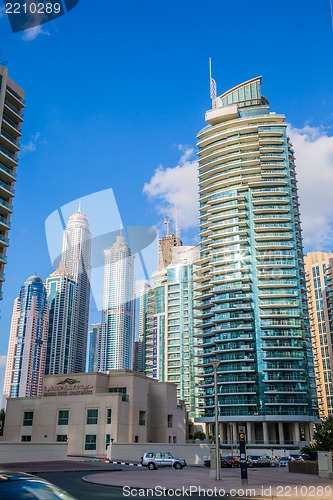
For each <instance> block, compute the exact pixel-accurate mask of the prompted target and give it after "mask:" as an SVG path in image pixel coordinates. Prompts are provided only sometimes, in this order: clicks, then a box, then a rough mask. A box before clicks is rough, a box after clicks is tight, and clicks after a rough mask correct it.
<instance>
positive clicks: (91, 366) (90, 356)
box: [87, 323, 102, 372]
mask: <svg viewBox="0 0 333 500" xmlns="http://www.w3.org/2000/svg"><path fill="white" fill-rule="evenodd" d="M90 327H91V329H90V330H89V332H88V352H87V371H88V372H98V367H99V349H100V345H101V340H100V338H101V335H102V323H96V324H94V325H90Z"/></svg>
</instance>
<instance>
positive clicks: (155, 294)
mask: <svg viewBox="0 0 333 500" xmlns="http://www.w3.org/2000/svg"><path fill="white" fill-rule="evenodd" d="M163 240H165V238H163ZM198 258H199V248H198V247H193V246H174V245H173V246H172V247H171V251H170V258H169V262H168V264H167V265H166V266H165V267H164V268H161V269H159V271H157V272H155V273H154V274H153V275H152V278H153V280H154V281H155V283H156V285H155V286H153V287H151V288H147V289H146V291H145V293H142V294H141V296H140V344H141V345H140V347H141V350H142V357H143V365H144V367H143V369H144V373H145V374H146V375H148V376H150V377H153V378H157V379H158V380H159V381H160V382H174V383H175V384H176V385H177V395H178V399H181V400H184V401H185V403H186V405H187V409H188V411H189V412H190V416H191V417H195V414H196V411H195V378H194V374H195V373H194V366H195V357H194V317H193V316H194V309H193V299H194V295H193V263H194V262H195V261H196V260H197V259H198Z"/></svg>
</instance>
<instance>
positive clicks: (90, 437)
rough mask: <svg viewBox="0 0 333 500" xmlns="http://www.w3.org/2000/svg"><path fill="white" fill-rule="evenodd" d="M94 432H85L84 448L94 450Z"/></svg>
mask: <svg viewBox="0 0 333 500" xmlns="http://www.w3.org/2000/svg"><path fill="white" fill-rule="evenodd" d="M96 437H97V436H96V434H86V440H85V445H84V449H85V450H96Z"/></svg>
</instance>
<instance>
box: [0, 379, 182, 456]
mask: <svg viewBox="0 0 333 500" xmlns="http://www.w3.org/2000/svg"><path fill="white" fill-rule="evenodd" d="M185 417H186V413H185V407H184V405H183V404H181V403H178V402H177V388H176V385H174V384H172V383H169V382H163V383H161V382H157V381H156V380H154V379H152V378H149V377H146V376H145V375H143V374H140V373H137V372H134V371H132V370H112V371H110V372H109V373H107V374H104V373H75V374H71V375H48V376H45V377H44V388H43V394H42V396H41V397H29V398H9V399H8V400H7V411H6V423H5V429H4V435H3V437H2V440H3V441H10V442H21V441H25V442H26V441H30V442H64V441H65V442H67V443H68V455H96V456H103V455H105V454H106V450H107V448H108V445H109V444H110V443H112V442H118V443H185V439H186V436H185V434H186V424H185V420H186V418H185Z"/></svg>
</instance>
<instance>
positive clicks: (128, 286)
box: [98, 235, 135, 372]
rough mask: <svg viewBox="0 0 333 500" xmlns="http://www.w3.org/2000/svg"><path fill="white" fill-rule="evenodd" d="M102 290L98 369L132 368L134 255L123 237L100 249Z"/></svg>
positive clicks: (103, 370)
mask: <svg viewBox="0 0 333 500" xmlns="http://www.w3.org/2000/svg"><path fill="white" fill-rule="evenodd" d="M104 259H105V261H104V293H103V315H102V334H101V336H100V347H99V349H98V351H99V356H100V359H99V371H102V372H105V371H108V370H111V369H120V368H127V369H130V370H132V369H133V349H134V327H135V325H134V321H135V302H134V256H132V253H131V250H130V249H129V247H128V245H127V243H126V240H125V238H124V236H122V235H120V236H117V238H116V242H115V243H114V245H112V247H111V248H110V249H108V250H104Z"/></svg>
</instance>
